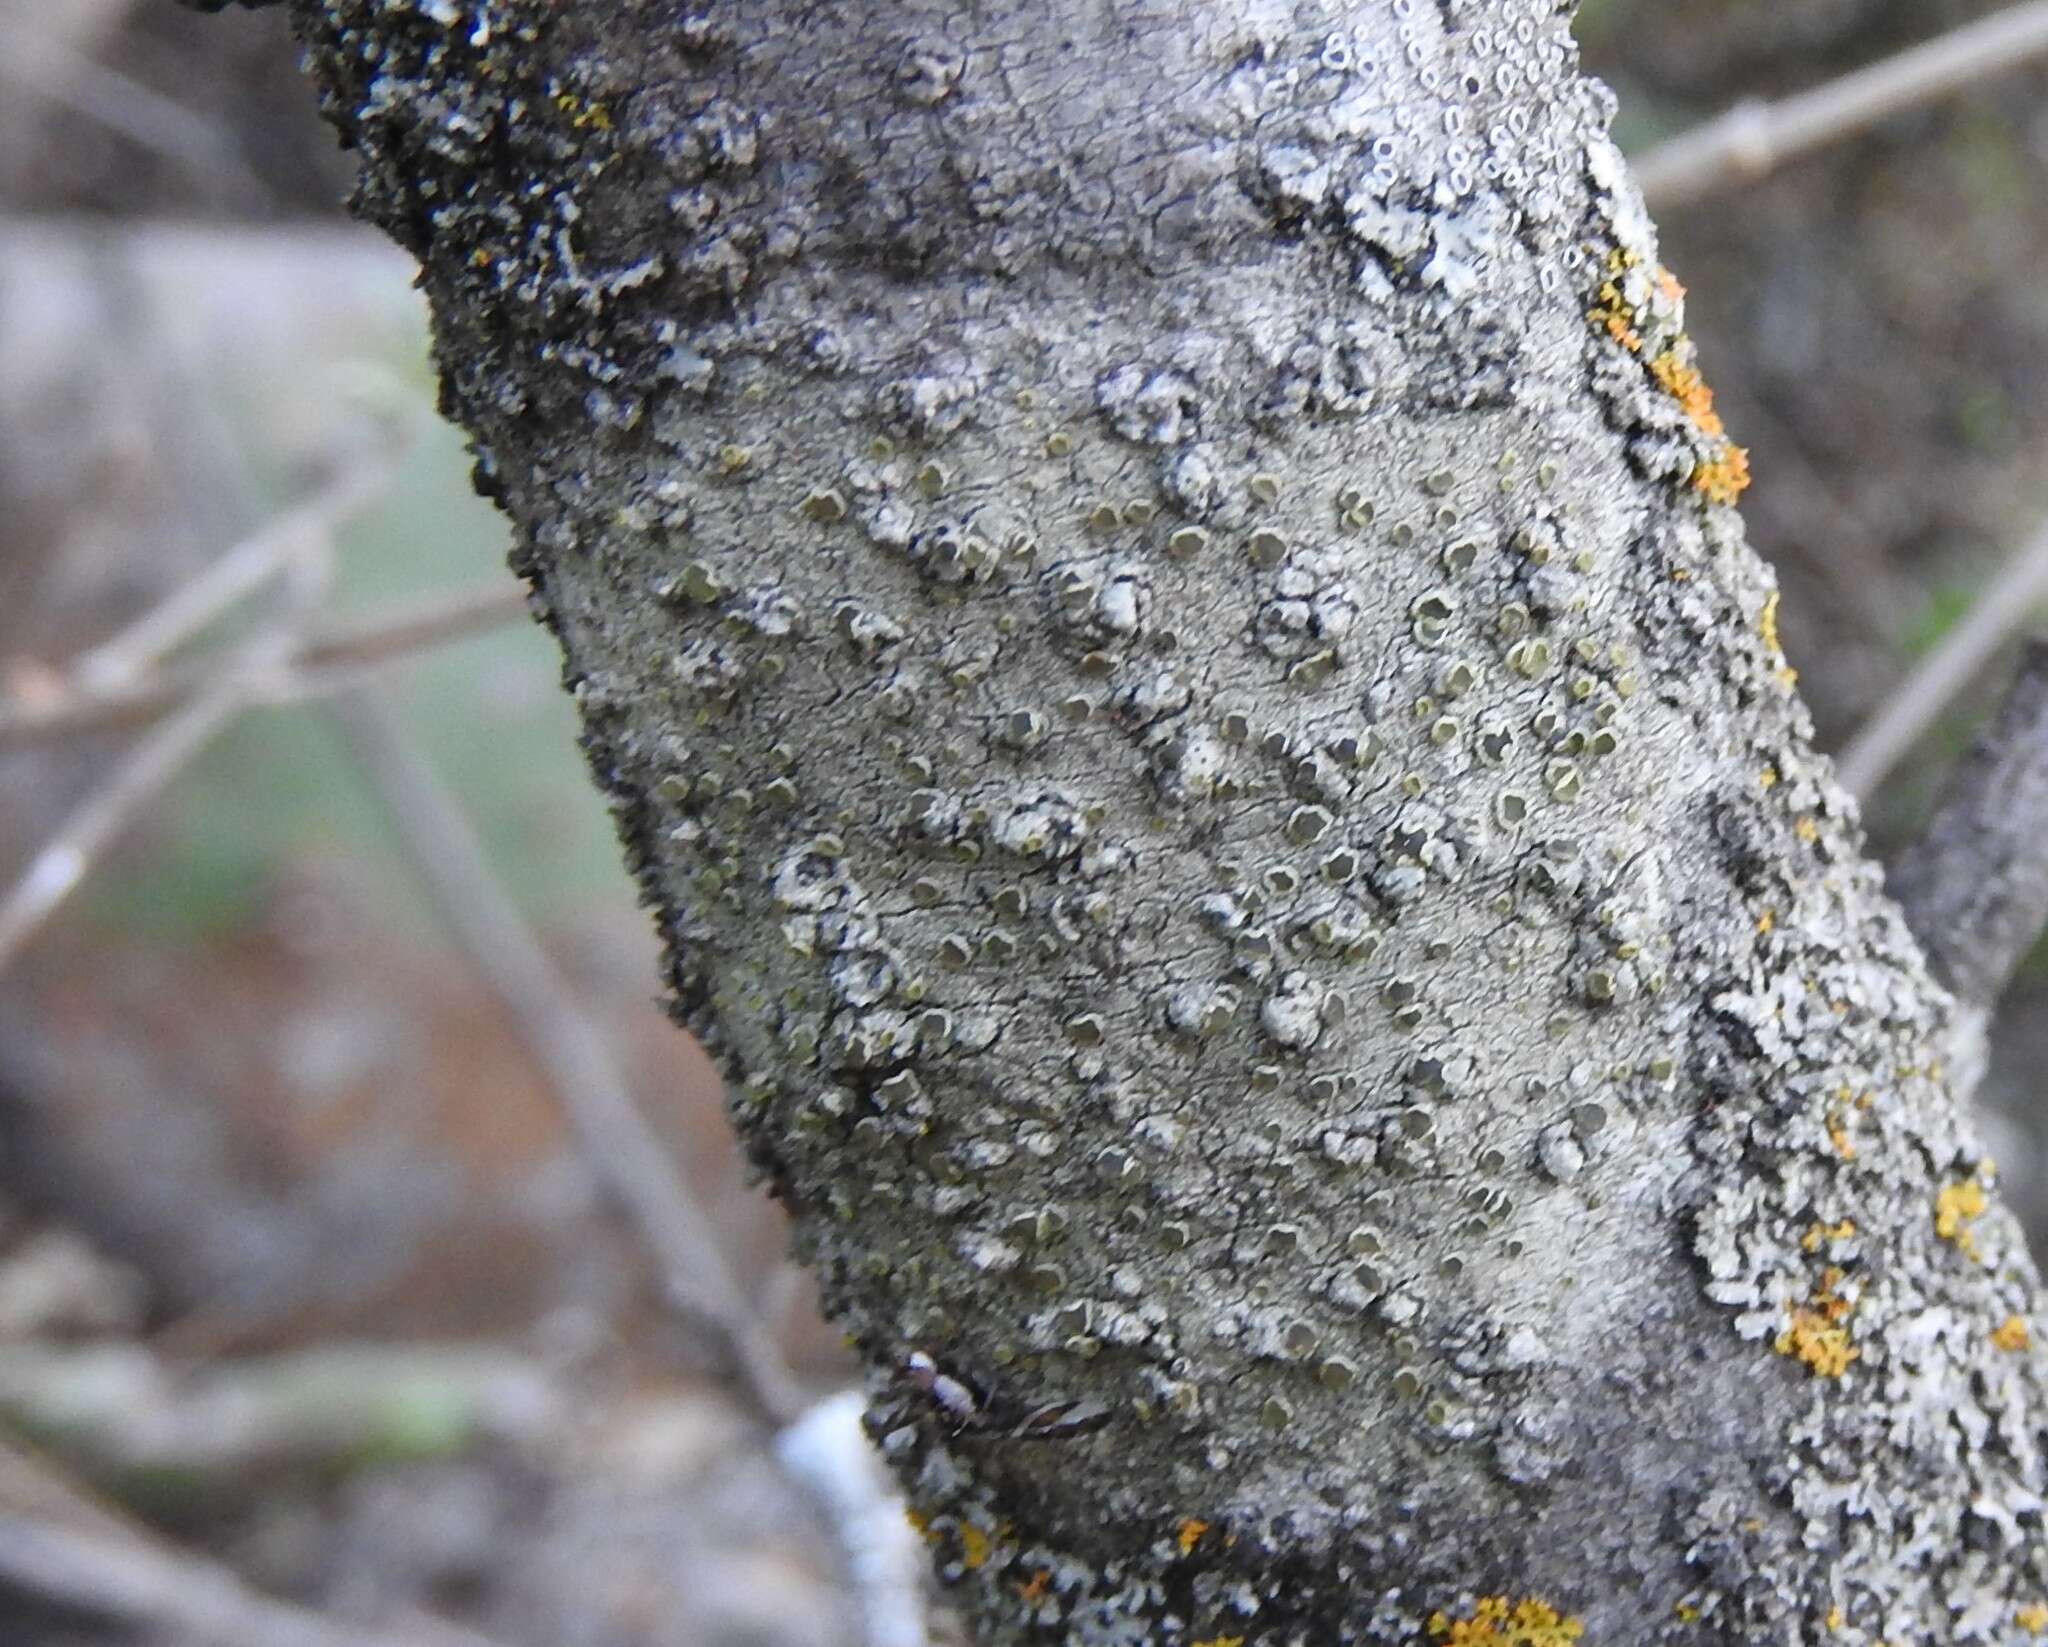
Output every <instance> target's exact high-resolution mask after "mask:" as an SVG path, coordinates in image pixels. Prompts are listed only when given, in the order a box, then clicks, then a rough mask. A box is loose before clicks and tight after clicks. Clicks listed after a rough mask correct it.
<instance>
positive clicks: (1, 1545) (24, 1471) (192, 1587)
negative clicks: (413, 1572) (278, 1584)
mask: <svg viewBox="0 0 2048 1647" xmlns="http://www.w3.org/2000/svg"><path fill="white" fill-rule="evenodd" d="M0 1582H5V1583H6V1584H8V1585H11V1586H12V1587H13V1588H15V1589H16V1590H19V1591H21V1592H24V1593H26V1594H29V1595H34V1596H39V1597H41V1598H42V1599H44V1600H45V1601H50V1602H55V1603H57V1604H59V1605H62V1606H66V1607H73V1608H77V1609H80V1610H82V1611H85V1612H89V1613H93V1614H96V1615H98V1616H100V1617H103V1618H114V1619H120V1620H122V1621H124V1622H126V1623H129V1624H133V1625H139V1626H143V1627H147V1628H153V1629H159V1630H164V1631H167V1632H170V1633H172V1634H173V1635H175V1636H176V1637H177V1638H178V1639H181V1640H191V1641H203V1642H208V1643H213V1644H216V1647H490V1644H489V1643H488V1642H487V1641H486V1640H485V1638H483V1637H482V1636H479V1635H477V1634H476V1633H475V1632H474V1631H471V1630H467V1629H462V1628H460V1627H458V1626H456V1625H452V1624H448V1623H445V1622H443V1621H441V1620H438V1619H426V1618H419V1619H417V1620H416V1621H414V1622H412V1623H410V1624H408V1625H407V1627H406V1628H404V1629H403V1630H392V1629H388V1628H387V1629H373V1628H355V1627H351V1626H349V1625H346V1624H343V1623H341V1622H339V1621H337V1620H335V1619H331V1618H328V1617H326V1616H324V1615H322V1614H320V1613H316V1612H313V1611H311V1610H309V1609H307V1608H304V1607H295V1606H291V1605H288V1604H287V1603H285V1602H281V1601H273V1600H272V1599H271V1598H270V1597H268V1596H264V1595H259V1594H258V1593H257V1592H256V1591H254V1590H252V1589H250V1588H249V1586H248V1585H246V1584H244V1583H243V1582H242V1581H241V1579H240V1578H238V1577H237V1576H236V1575H235V1574H234V1573H232V1572H231V1571H229V1570H228V1569H227V1568H226V1567H223V1566H220V1565H219V1564H217V1563H215V1562H212V1561H209V1560H207V1559H206V1558H205V1557H203V1556H200V1555H197V1554H194V1553H192V1552H189V1551H184V1550H179V1549H177V1548H175V1547H173V1546H171V1545H169V1544H166V1543H163V1542H161V1541H160V1540H157V1539H155V1538H152V1537H149V1536H147V1535H145V1534H143V1533H142V1532H140V1531H136V1530H131V1529H129V1527H128V1526H127V1524H126V1523H125V1522H123V1521H122V1520H121V1519H120V1518H119V1517H117V1516H114V1515H112V1514H111V1513H109V1512H107V1511H104V1510H101V1509H100V1508H99V1507H98V1506H97V1505H96V1504H95V1503H94V1501H93V1500H92V1499H90V1498H89V1497H87V1496H86V1495H84V1494H82V1493H80V1492H79V1491H78V1490H77V1489H75V1488H73V1487H71V1486H70V1484H69V1483H68V1482H66V1481H65V1480H64V1479H63V1478H62V1477H61V1476H59V1475H57V1474H56V1473H55V1472H53V1471H51V1470H49V1469H47V1468H45V1467H44V1466H42V1465H40V1464H38V1463H36V1462H35V1461H34V1460H32V1459H30V1458H29V1457H28V1456H27V1455H26V1454H23V1453H21V1452H19V1451H17V1450H16V1449H14V1448H12V1447H6V1446H4V1444H0Z"/></svg>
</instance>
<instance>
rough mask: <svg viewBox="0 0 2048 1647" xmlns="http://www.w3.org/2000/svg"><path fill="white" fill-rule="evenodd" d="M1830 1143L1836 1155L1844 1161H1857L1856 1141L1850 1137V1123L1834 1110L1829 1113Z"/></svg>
mask: <svg viewBox="0 0 2048 1647" xmlns="http://www.w3.org/2000/svg"><path fill="white" fill-rule="evenodd" d="M1828 1142H1829V1143H1831V1144H1833V1145H1834V1146H1835V1153H1836V1154H1837V1155H1839V1156H1840V1157H1841V1158H1842V1159H1843V1160H1844V1161H1853V1160H1855V1159H1856V1140H1855V1139H1853V1138H1851V1137H1850V1136H1849V1123H1848V1121H1847V1120H1846V1119H1845V1118H1844V1117H1843V1116H1842V1115H1841V1114H1840V1113H1839V1112H1837V1111H1834V1110H1830V1111H1829V1112H1828Z"/></svg>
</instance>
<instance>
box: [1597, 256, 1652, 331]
mask: <svg viewBox="0 0 2048 1647" xmlns="http://www.w3.org/2000/svg"><path fill="white" fill-rule="evenodd" d="M1641 261H1642V259H1641V258H1639V257H1637V256H1636V254H1635V253H1634V252H1628V251H1620V250H1616V251H1611V252H1609V253H1608V254H1607V279H1605V280H1603V281H1602V282H1601V283H1600V301H1599V302H1597V303H1595V304H1594V305H1593V307H1592V308H1591V309H1589V310H1587V311H1586V318H1587V319H1588V320H1590V321H1592V323H1593V324H1594V325H1595V326H1598V327H1600V328H1601V329H1602V330H1604V331H1605V332H1606V333H1607V335H1608V336H1609V337H1611V338H1613V339H1614V341H1615V342H1616V343H1619V344H1620V345H1621V346H1622V347H1623V348H1624V349H1626V350H1628V351H1629V353H1630V354H1640V353H1641V352H1642V347H1643V340H1642V336H1641V334H1640V333H1638V332H1637V331H1636V308H1635V305H1634V304H1633V303H1631V302H1629V300H1628V297H1627V295H1626V294H1625V293H1624V292H1623V291H1622V289H1621V277H1622V276H1623V275H1625V274H1627V273H1628V271H1629V270H1630V269H1633V268H1634V267H1635V266H1636V265H1637V264H1638V263H1640V262H1641Z"/></svg>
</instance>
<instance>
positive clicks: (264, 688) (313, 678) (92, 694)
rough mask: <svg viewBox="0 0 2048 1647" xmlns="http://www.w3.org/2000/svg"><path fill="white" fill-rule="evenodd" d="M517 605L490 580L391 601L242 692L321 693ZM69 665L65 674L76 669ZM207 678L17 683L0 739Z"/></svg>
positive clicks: (91, 717)
mask: <svg viewBox="0 0 2048 1647" xmlns="http://www.w3.org/2000/svg"><path fill="white" fill-rule="evenodd" d="M526 613H527V594H526V591H525V590H523V589H521V588H519V587H518V586H517V585H516V584H513V583H510V582H499V581H497V580H493V581H492V582H491V583H489V584H486V585H483V586H480V587H478V588H473V589H464V590H458V591H456V592H455V593H453V594H446V595H429V596H423V597H420V598H418V599H415V600H408V601H403V602H395V603H393V604H391V605H390V606H387V607H386V608H384V609H383V610H381V611H378V612H373V613H370V614H367V615H366V616H363V617H361V618H357V619H354V620H351V621H345V622H341V623H337V624H335V625H333V626H332V627H330V628H328V629H325V630H323V631H321V632H319V633H316V634H313V635H310V636H307V637H305V638H304V639H302V640H300V641H299V642H298V643H297V645H296V646H295V647H294V648H293V650H292V651H291V652H290V653H289V655H287V656H286V657H285V658H283V659H282V660H281V661H280V663H279V665H278V667H277V668H276V670H275V671H273V672H272V673H271V674H269V675H267V676H265V677H264V678H262V679H258V680H254V681H252V682H251V683H250V691H251V693H252V695H253V698H254V700H255V701H258V702H261V703H289V702H296V701H299V700H301V699H305V698H314V697H323V696H325V695H327V694H328V693H330V692H338V691H341V690H342V689H343V688H345V687H348V686H352V685H356V684H359V683H360V682H362V681H363V680H364V679H365V677H367V676H369V675H370V674H372V673H374V672H375V671H377V670H378V669H381V668H383V667H384V666H386V665H388V664H392V663H399V662H403V661H405V660H406V659H408V658H413V657H417V656H419V655H420V654H421V653H423V652H429V651H432V650H434V649H435V648H437V647H441V646H445V645H448V644H449V643H451V642H454V641H459V640H464V639H466V638H468V637H469V636H471V635H474V634H480V633H482V632H484V631H486V630H490V629H497V628H502V627H503V626H504V625H505V624H507V623H510V622H512V621H514V620H515V619H518V618H522V617H524V616H526ZM69 673H70V676H71V677H72V678H74V679H75V677H76V674H77V671H76V669H73V670H72V671H70V672H69ZM207 678H208V670H207V669H206V668H204V667H202V666H191V667H186V668H177V667H166V668H163V669H160V670H158V671H156V672H154V673H151V674H144V675H139V676H136V677H134V678H132V679H129V680H127V681H125V682H123V683H121V684H119V685H110V686H106V687H99V688H88V687H84V686H82V685H76V686H74V685H73V684H71V681H70V680H67V681H66V682H65V683H64V684H61V685H57V686H54V687H37V688H35V689H33V690H28V689H24V688H20V687H17V688H16V690H15V692H14V694H13V696H12V698H11V699H10V700H9V701H8V702H6V703H5V704H0V747H5V746H7V745H9V744H21V743H33V742H40V741H44V740H47V739H51V738H61V737H71V736H77V735H80V734H84V733H88V732H107V731H116V730H120V729H123V728H129V727H135V726H146V725H148V724H150V723H151V722H152V721H155V720H158V719H161V718H162V717H163V716H164V715H166V714H169V713H170V712H171V711H172V710H174V709H176V708H177V707H179V706H180V705H181V704H183V703H186V702H188V701H189V700H190V699H191V698H192V696H193V695H194V694H195V693H196V692H198V691H199V690H200V689H201V688H202V686H203V684H204V683H205V681H206V679H207Z"/></svg>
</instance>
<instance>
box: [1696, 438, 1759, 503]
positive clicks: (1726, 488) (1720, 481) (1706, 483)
mask: <svg viewBox="0 0 2048 1647" xmlns="http://www.w3.org/2000/svg"><path fill="white" fill-rule="evenodd" d="M1692 489H1693V490H1694V491H1695V492H1698V493H1700V494H1701V495H1702V496H1703V497H1705V498H1706V500H1707V501H1708V502H1709V503H1733V502H1734V501H1735V500H1736V499H1737V498H1739V497H1741V496H1742V494H1743V493H1744V492H1746V491H1747V490H1749V449H1748V448H1747V447H1744V446H1734V445H1729V444H1727V443H1725V442H1724V443H1723V444H1722V447H1721V452H1720V455H1719V456H1718V457H1716V458H1715V459H1714V460H1713V462H1711V463H1702V464H1701V465H1700V466H1699V467H1698V468H1696V469H1695V470H1693V472H1692Z"/></svg>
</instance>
